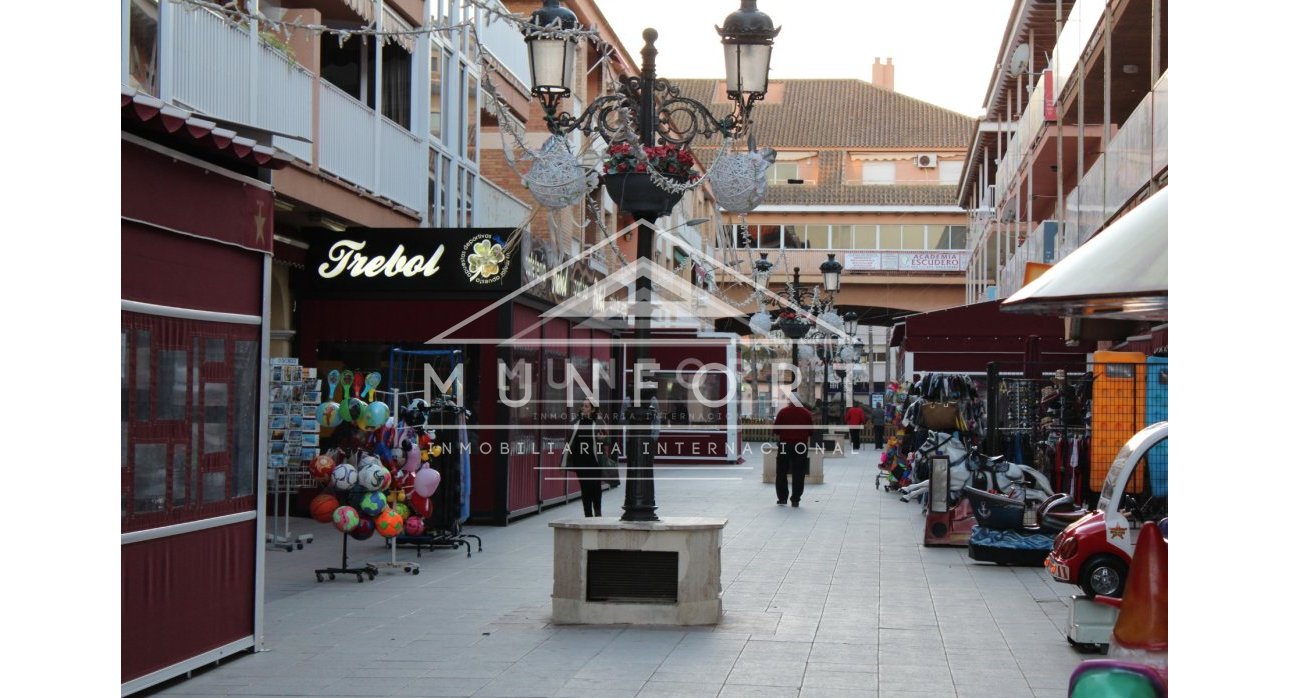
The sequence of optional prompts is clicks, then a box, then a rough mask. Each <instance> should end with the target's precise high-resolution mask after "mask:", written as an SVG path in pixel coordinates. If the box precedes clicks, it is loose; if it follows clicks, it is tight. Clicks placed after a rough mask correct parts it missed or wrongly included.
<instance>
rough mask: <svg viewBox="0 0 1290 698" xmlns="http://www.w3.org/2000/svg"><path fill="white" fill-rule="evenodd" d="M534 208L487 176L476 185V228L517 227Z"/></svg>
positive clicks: (481, 178)
mask: <svg viewBox="0 0 1290 698" xmlns="http://www.w3.org/2000/svg"><path fill="white" fill-rule="evenodd" d="M531 210H532V209H530V208H529V206H528V205H527V204H525V203H524V202H523V201H520V200H519V199H517V198H515V197H514V196H511V195H510V193H508V192H507V191H506V190H504V189H502V188H501V187H499V186H497V185H496V184H494V183H492V182H491V181H489V180H488V178H486V177H480V178H479V184H478V185H477V186H476V187H475V206H474V216H473V218H474V225H475V227H476V228H515V227H518V226H519V225H521V224H522V223H524V221H525V220H527V219H528V217H529V212H530V211H531Z"/></svg>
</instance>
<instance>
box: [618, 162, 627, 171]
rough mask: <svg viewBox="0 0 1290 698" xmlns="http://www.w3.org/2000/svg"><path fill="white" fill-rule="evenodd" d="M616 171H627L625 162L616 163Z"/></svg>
mask: <svg viewBox="0 0 1290 698" xmlns="http://www.w3.org/2000/svg"><path fill="white" fill-rule="evenodd" d="M618 171H619V172H626V171H627V163H625V162H620V163H618Z"/></svg>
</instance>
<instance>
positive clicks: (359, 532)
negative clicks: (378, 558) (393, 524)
mask: <svg viewBox="0 0 1290 698" xmlns="http://www.w3.org/2000/svg"><path fill="white" fill-rule="evenodd" d="M375 532H376V524H375V523H372V520H371V519H369V518H367V517H366V516H360V517H359V519H358V525H357V526H355V527H354V530H352V531H350V532H349V535H350V537H351V538H353V539H354V540H367V539H368V538H371V537H372V534H373V533H375Z"/></svg>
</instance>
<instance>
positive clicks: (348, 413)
mask: <svg viewBox="0 0 1290 698" xmlns="http://www.w3.org/2000/svg"><path fill="white" fill-rule="evenodd" d="M366 409H367V403H366V402H363V400H362V398H356V397H352V398H350V399H349V402H346V403H345V404H344V405H343V406H342V408H341V413H340V416H341V418H342V419H344V420H345V421H346V422H357V421H358V418H359V417H362V416H363V411H364V410H366Z"/></svg>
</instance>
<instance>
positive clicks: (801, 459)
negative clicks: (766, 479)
mask: <svg viewBox="0 0 1290 698" xmlns="http://www.w3.org/2000/svg"><path fill="white" fill-rule="evenodd" d="M814 431H815V422H814V421H813V420H812V419H811V410H810V406H809V405H806V404H804V403H802V402H801V400H800V399H799V398H798V397H797V396H796V395H794V396H792V399H791V400H790V401H789V403H788V404H787V405H785V406H784V409H782V410H780V411H779V414H777V415H775V437H776V438H778V439H779V454H778V455H777V456H776V458H775V495H776V497H777V501H776V503H777V504H780V505H781V506H782V505H783V504H785V503H787V500H788V499H789V492H788V473H789V471H792V473H793V495H792V500H793V506H798V504H799V502H801V500H802V491H803V490H805V489H806V471H807V470H808V469H809V468H810V465H811V460H810V456H809V455H808V453H809V448H810V442H811V434H812V433H813V432H814Z"/></svg>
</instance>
